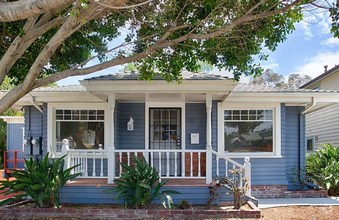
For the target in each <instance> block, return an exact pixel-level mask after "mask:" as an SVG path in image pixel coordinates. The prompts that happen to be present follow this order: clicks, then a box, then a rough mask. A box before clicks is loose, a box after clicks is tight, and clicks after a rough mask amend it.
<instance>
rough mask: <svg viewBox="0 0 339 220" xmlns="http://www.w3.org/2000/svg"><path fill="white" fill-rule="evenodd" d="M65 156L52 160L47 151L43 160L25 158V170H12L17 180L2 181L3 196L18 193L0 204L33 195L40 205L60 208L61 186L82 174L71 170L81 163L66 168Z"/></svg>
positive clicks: (33, 198)
mask: <svg viewBox="0 0 339 220" xmlns="http://www.w3.org/2000/svg"><path fill="white" fill-rule="evenodd" d="M65 156H66V155H65ZM65 156H63V157H61V158H59V159H57V160H54V159H51V160H50V159H49V158H48V153H47V154H46V155H45V157H44V159H43V160H38V159H33V158H30V159H28V160H27V159H25V169H24V170H12V175H13V177H14V178H15V180H12V181H0V184H1V187H0V190H4V192H3V196H6V195H9V194H17V195H14V196H12V197H11V198H8V199H5V200H3V201H1V202H0V205H5V204H8V203H10V202H12V201H13V200H15V199H18V198H27V197H31V199H32V201H33V202H35V203H36V204H37V205H38V206H39V207H54V206H57V207H58V208H59V189H60V187H61V186H63V185H64V184H65V183H66V182H67V181H68V180H70V179H73V178H75V177H77V176H79V175H81V173H75V174H71V170H72V169H74V168H75V167H77V166H79V165H80V164H79V165H76V166H73V167H70V168H68V169H66V170H64V163H65V160H64V158H65ZM0 199H1V198H0Z"/></svg>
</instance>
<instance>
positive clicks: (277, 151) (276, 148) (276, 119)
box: [217, 102, 281, 158]
mask: <svg viewBox="0 0 339 220" xmlns="http://www.w3.org/2000/svg"><path fill="white" fill-rule="evenodd" d="M217 108H218V123H217V125H218V131H217V133H218V152H219V153H220V154H225V150H224V146H225V142H224V141H225V140H224V110H247V109H251V110H255V109H257V110H265V109H270V110H273V127H274V134H273V152H272V153H270V152H267V153H251V152H248V153H228V154H226V156H227V157H230V158H242V157H252V156H253V157H256V158H260V157H280V156H281V108H280V103H277V102H275V103H250V102H248V103H237V102H219V103H218V106H217Z"/></svg>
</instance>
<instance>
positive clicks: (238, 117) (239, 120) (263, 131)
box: [224, 110, 273, 153]
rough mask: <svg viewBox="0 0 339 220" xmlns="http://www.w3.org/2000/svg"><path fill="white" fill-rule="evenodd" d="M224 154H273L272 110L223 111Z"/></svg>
mask: <svg viewBox="0 0 339 220" xmlns="http://www.w3.org/2000/svg"><path fill="white" fill-rule="evenodd" d="M224 129H225V131H224V133H225V152H227V153H242V152H273V110H225V111H224Z"/></svg>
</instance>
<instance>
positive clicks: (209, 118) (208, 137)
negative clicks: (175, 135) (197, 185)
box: [206, 94, 212, 184]
mask: <svg viewBox="0 0 339 220" xmlns="http://www.w3.org/2000/svg"><path fill="white" fill-rule="evenodd" d="M210 183H212V94H206V184H210Z"/></svg>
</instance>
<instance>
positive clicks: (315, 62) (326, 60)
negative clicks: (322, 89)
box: [291, 51, 339, 78]
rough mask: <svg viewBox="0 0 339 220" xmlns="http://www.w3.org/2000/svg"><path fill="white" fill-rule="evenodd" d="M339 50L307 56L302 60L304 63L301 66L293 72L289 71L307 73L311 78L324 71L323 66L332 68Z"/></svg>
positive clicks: (336, 62)
mask: <svg viewBox="0 0 339 220" xmlns="http://www.w3.org/2000/svg"><path fill="white" fill-rule="evenodd" d="M338 56H339V51H333V52H326V53H322V52H319V53H318V54H317V55H316V56H314V57H308V58H306V59H305V60H304V61H306V64H305V65H303V66H299V67H297V68H296V69H295V71H294V72H291V73H299V74H305V75H309V76H311V77H312V78H314V77H316V76H318V75H320V74H322V73H324V66H325V65H328V69H331V68H333V67H334V66H335V65H336V64H339V63H338Z"/></svg>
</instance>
